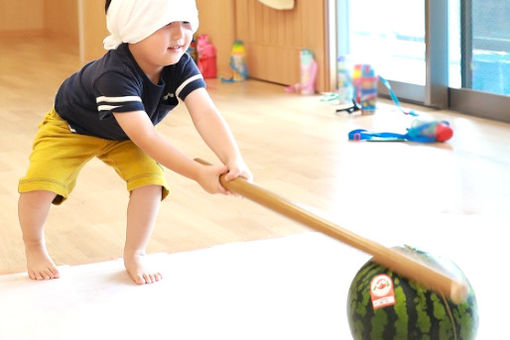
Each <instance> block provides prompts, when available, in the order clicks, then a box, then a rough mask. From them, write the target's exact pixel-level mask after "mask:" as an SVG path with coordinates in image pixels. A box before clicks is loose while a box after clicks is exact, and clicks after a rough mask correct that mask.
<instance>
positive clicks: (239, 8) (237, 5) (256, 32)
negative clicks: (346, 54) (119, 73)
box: [0, 0, 332, 91]
mask: <svg viewBox="0 0 510 340" xmlns="http://www.w3.org/2000/svg"><path fill="white" fill-rule="evenodd" d="M196 1H197V5H198V8H199V16H200V27H199V30H198V34H200V33H206V34H208V35H209V36H210V37H211V40H212V41H213V43H214V44H215V45H216V48H217V60H218V75H219V76H230V75H231V70H230V67H229V65H228V63H229V57H230V52H231V49H232V44H233V43H234V40H236V39H241V40H243V41H244V43H245V46H246V50H247V62H248V70H249V73H250V75H251V76H252V77H254V78H257V79H261V80H266V81H270V82H274V83H279V84H284V85H289V84H294V83H297V82H299V78H300V76H299V74H300V71H299V51H300V50H301V49H303V48H309V49H311V50H313V51H314V53H315V56H316V59H317V61H318V65H319V72H318V78H317V90H319V91H327V90H330V89H331V86H330V85H331V75H330V72H329V70H330V69H331V66H330V65H328V64H329V59H331V57H330V55H329V54H328V48H327V33H326V29H325V27H326V14H325V13H326V5H325V4H326V3H327V1H332V0H323V1H320V0H299V1H296V5H295V8H294V9H293V10H286V11H279V10H275V9H272V8H270V7H267V6H265V5H263V4H262V3H260V2H259V1H258V0H214V1H212V0H196ZM6 32H7V33H10V34H12V33H14V34H15V33H16V32H17V34H21V35H24V34H27V32H31V33H35V34H46V35H49V36H51V37H60V38H63V39H65V43H69V41H70V42H71V43H72V44H75V45H76V48H77V51H79V53H80V57H81V60H82V62H87V61H90V60H92V59H95V58H98V57H100V56H101V55H103V54H104V52H105V51H104V49H103V44H102V41H103V39H104V38H105V37H106V35H107V33H108V32H107V30H106V27H105V14H104V0H0V35H2V34H5V33H6Z"/></svg>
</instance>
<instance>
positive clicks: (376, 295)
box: [370, 274, 397, 310]
mask: <svg viewBox="0 0 510 340" xmlns="http://www.w3.org/2000/svg"><path fill="white" fill-rule="evenodd" d="M370 297H371V298H372V307H373V308H374V310H377V309H379V308H383V307H387V306H393V305H394V304H396V303H397V302H396V300H395V292H394V290H393V280H392V279H391V277H389V276H388V275H386V274H379V275H376V276H375V277H374V278H373V279H372V282H371V283H370Z"/></svg>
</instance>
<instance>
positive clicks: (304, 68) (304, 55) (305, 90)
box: [285, 49, 318, 95]
mask: <svg viewBox="0 0 510 340" xmlns="http://www.w3.org/2000/svg"><path fill="white" fill-rule="evenodd" d="M299 59H300V72H301V81H300V82H299V83H297V84H294V85H290V86H287V87H286V88H285V91H286V92H298V93H301V94H303V95H311V94H315V79H316V78H317V68H318V66H317V61H316V60H315V57H314V54H313V51H312V50H309V49H303V50H301V51H300V52H299Z"/></svg>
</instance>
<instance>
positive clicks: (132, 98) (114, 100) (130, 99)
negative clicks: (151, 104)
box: [96, 96, 142, 103]
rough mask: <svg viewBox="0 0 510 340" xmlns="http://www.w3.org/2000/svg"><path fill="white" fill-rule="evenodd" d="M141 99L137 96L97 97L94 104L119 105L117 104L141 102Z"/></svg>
mask: <svg viewBox="0 0 510 340" xmlns="http://www.w3.org/2000/svg"><path fill="white" fill-rule="evenodd" d="M141 101H142V98H140V97H138V96H125V97H104V96H103V97H97V98H96V103H100V102H107V103H119V102H141Z"/></svg>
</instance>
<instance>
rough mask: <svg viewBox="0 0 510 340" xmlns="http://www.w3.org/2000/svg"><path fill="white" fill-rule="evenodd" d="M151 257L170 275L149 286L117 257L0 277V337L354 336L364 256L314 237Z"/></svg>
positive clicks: (32, 339)
mask: <svg viewBox="0 0 510 340" xmlns="http://www.w3.org/2000/svg"><path fill="white" fill-rule="evenodd" d="M356 254H358V256H359V257H358V259H359V261H352V257H353V255H356ZM150 257H151V260H153V261H154V262H158V263H159V266H160V268H161V269H162V270H163V275H164V280H163V281H161V282H159V283H157V284H153V285H146V286H136V285H134V284H132V283H131V281H130V279H129V278H128V277H127V274H125V272H124V268H123V264H122V261H120V260H118V261H110V262H103V263H97V264H90V265H82V266H72V267H62V268H61V272H62V277H61V278H60V279H58V280H52V281H44V282H43V281H30V280H28V279H27V277H26V274H14V275H7V276H2V277H0V339H2V340H10V339H16V340H22V339H23V340H24V339H27V340H28V339H30V340H39V339H45V340H46V339H48V340H50V339H51V340H60V339H62V340H63V339H65V340H69V339H73V340H79V339H87V340H88V339H141V338H150V337H152V336H154V337H155V338H158V339H179V340H184V339H201V340H205V339H221V340H227V339H236V340H239V339H348V338H349V334H350V333H349V330H348V324H347V320H346V305H345V303H346V302H345V299H346V295H347V293H346V291H347V289H348V286H349V282H350V278H352V277H353V276H354V274H355V273H356V271H357V269H358V267H359V266H360V265H361V264H362V263H363V262H364V261H365V260H366V259H367V256H365V255H362V254H361V253H358V252H357V251H356V250H353V249H352V248H349V247H347V246H343V245H341V244H340V243H339V242H336V241H333V240H331V239H328V238H326V237H325V236H321V235H318V234H316V233H307V234H303V235H296V236H290V237H285V238H280V239H274V240H267V241H254V242H246V243H237V244H230V245H224V246H217V247H213V248H210V249H205V250H200V251H194V252H187V253H179V254H172V255H168V254H155V255H150ZM346 259H349V261H345V260H346ZM346 262H349V265H348V266H346Z"/></svg>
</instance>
